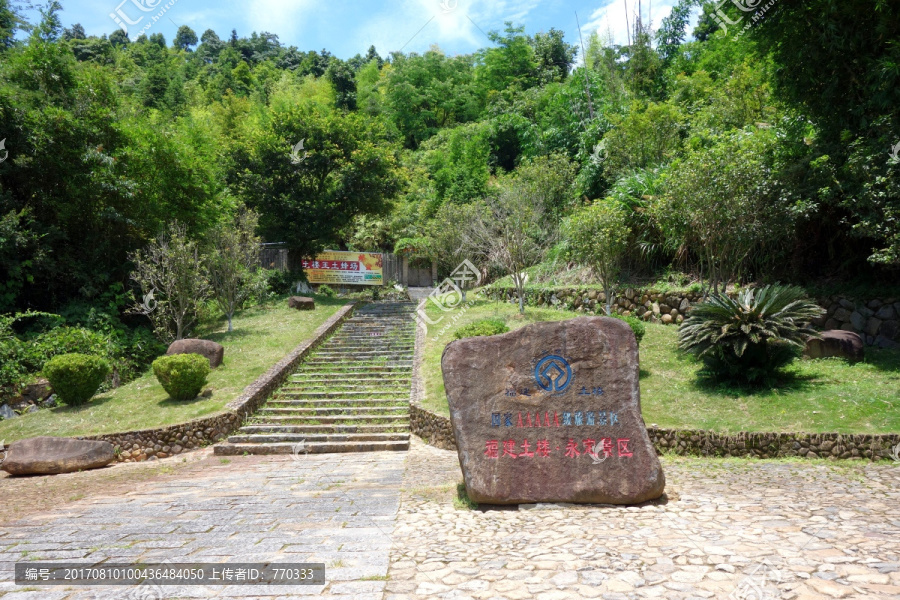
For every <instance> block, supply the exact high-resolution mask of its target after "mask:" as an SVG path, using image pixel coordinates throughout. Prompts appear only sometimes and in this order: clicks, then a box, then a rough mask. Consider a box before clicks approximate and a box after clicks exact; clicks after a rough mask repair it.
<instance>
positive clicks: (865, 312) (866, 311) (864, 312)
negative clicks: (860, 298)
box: [856, 306, 875, 319]
mask: <svg viewBox="0 0 900 600" xmlns="http://www.w3.org/2000/svg"><path fill="white" fill-rule="evenodd" d="M856 312H858V313H859V314H861V315H862V316H864V317H865V318H867V319H868V318H869V317H871V316H872V315H874V314H875V311H873V310H869V309H868V308H866V307H865V306H860V307H859V308H857V309H856Z"/></svg>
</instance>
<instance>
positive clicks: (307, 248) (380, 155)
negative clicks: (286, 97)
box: [231, 103, 403, 257]
mask: <svg viewBox="0 0 900 600" xmlns="http://www.w3.org/2000/svg"><path fill="white" fill-rule="evenodd" d="M301 140H303V141H304V149H303V151H302V152H299V153H293V154H292V148H294V147H295V146H296V144H298V143H299V142H300V141H301ZM395 152H396V148H395V147H394V146H393V145H392V144H391V142H390V141H389V139H388V137H387V135H386V132H385V130H384V127H383V126H382V125H381V124H380V123H379V122H377V121H371V120H368V119H366V118H364V117H363V116H361V115H359V114H356V113H345V114H342V113H334V112H331V111H330V110H327V109H322V108H319V107H316V106H313V105H310V104H301V105H296V104H294V105H291V104H287V105H280V104H277V103H276V104H275V105H274V106H273V108H272V110H271V114H270V115H268V116H267V117H266V118H265V120H264V121H263V122H261V123H258V124H251V125H249V126H248V127H247V128H246V129H245V132H244V134H243V136H242V139H241V140H240V142H239V148H238V149H237V150H236V159H235V163H234V166H233V167H232V169H231V180H232V182H233V184H234V186H235V189H236V190H237V192H238V194H239V196H240V197H241V199H242V200H243V201H244V202H245V203H246V204H247V205H248V206H250V207H251V208H256V209H257V210H258V211H259V213H260V227H261V232H262V234H263V236H264V238H265V239H267V240H269V241H278V242H286V243H287V244H288V245H289V247H290V248H291V249H292V250H294V251H295V252H296V253H297V254H298V255H301V256H307V257H308V256H313V255H315V253H316V252H318V251H319V250H321V249H322V248H323V246H324V245H325V244H327V243H333V242H334V241H335V240H336V238H337V237H338V236H339V233H340V232H341V231H342V230H343V228H344V227H345V225H346V224H347V223H349V222H350V221H351V220H352V219H353V218H354V217H355V216H357V215H361V214H370V215H379V214H385V213H386V212H387V211H388V209H389V201H390V200H391V199H392V198H393V197H394V196H395V195H396V194H397V192H398V191H399V190H400V188H401V185H402V181H403V176H402V172H401V170H400V168H399V165H398V163H397V158H396V155H395Z"/></svg>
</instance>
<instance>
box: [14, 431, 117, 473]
mask: <svg viewBox="0 0 900 600" xmlns="http://www.w3.org/2000/svg"><path fill="white" fill-rule="evenodd" d="M115 458H116V455H115V450H114V448H113V445H112V444H110V443H109V442H97V441H91V440H73V439H70V438H57V437H35V438H29V439H27V440H20V441H18V442H13V443H12V444H10V445H9V449H8V450H7V452H6V459H5V460H4V461H3V466H2V467H0V468H2V469H3V470H4V471H6V472H7V473H10V474H11V475H51V474H57V473H71V472H73V471H84V470H87V469H96V468H98V467H105V466H106V465H108V464H109V463H111V462H112V461H114V460H115Z"/></svg>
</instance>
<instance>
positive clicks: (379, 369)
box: [303, 362, 412, 375]
mask: <svg viewBox="0 0 900 600" xmlns="http://www.w3.org/2000/svg"><path fill="white" fill-rule="evenodd" d="M410 367H412V365H411V364H409V365H403V364H391V363H389V364H362V365H361V364H352V365H341V364H336V363H334V362H320V363H315V364H312V363H306V368H305V369H303V372H304V373H316V374H320V373H328V374H330V375H339V374H342V373H343V374H344V375H349V374H352V373H398V372H399V373H405V372H407V371H409V369H410Z"/></svg>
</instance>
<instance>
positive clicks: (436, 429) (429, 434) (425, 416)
mask: <svg viewBox="0 0 900 600" xmlns="http://www.w3.org/2000/svg"><path fill="white" fill-rule="evenodd" d="M409 430H410V431H411V432H412V433H414V434H416V435H417V436H419V437H420V438H422V439H423V440H424V441H425V443H426V444H431V445H432V446H435V447H436V448H440V449H442V450H456V436H454V435H453V427H452V426H451V425H450V419H448V418H447V417H442V416H440V415H436V414H434V413H433V412H430V411H427V410H425V409H424V408H422V407H421V406H418V405H417V404H410V406H409Z"/></svg>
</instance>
